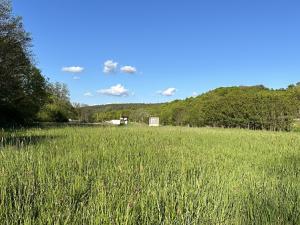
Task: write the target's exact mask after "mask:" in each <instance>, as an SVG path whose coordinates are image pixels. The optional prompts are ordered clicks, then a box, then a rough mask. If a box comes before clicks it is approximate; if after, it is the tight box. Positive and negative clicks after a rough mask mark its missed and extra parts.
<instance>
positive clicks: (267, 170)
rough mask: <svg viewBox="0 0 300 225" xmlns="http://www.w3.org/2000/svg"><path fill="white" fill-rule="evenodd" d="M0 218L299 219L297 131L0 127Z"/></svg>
mask: <svg viewBox="0 0 300 225" xmlns="http://www.w3.org/2000/svg"><path fill="white" fill-rule="evenodd" d="M0 135H1V136H2V139H0V141H1V142H0V148H1V151H0V224H9V225H12V224H300V133H280V132H278V133H274V132H266V131H247V130H238V129H209V128H199V129H198V128H195V129H194V128H177V127H161V128H148V127H142V126H141V127H119V128H117V127H115V128H114V127H92V128H80V127H78V128H74V127H73V128H72V127H69V128H56V129H54V128H51V129H43V130H38V129H32V130H26V131H15V132H10V133H7V132H2V133H0Z"/></svg>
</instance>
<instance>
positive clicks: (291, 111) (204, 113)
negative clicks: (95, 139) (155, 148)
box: [0, 0, 300, 131]
mask: <svg viewBox="0 0 300 225" xmlns="http://www.w3.org/2000/svg"><path fill="white" fill-rule="evenodd" d="M31 46H32V41H31V37H30V34H29V33H27V32H26V31H25V30H24V27H23V24H22V19H21V18H20V17H17V16H14V15H13V14H12V10H11V4H10V2H9V1H6V0H3V1H1V2H0V126H2V127H3V126H11V125H20V124H21V125H25V124H32V123H33V122H67V121H68V120H69V119H72V120H77V121H80V122H104V121H107V120H111V119H117V118H120V116H128V117H129V119H130V121H135V122H140V123H147V122H148V118H149V116H159V117H160V121H161V124H162V125H176V126H192V127H200V126H211V127H239V128H248V129H267V130H286V131H288V130H291V128H292V125H293V122H294V120H295V119H297V118H299V113H300V84H299V83H298V84H295V85H290V86H289V87H287V88H285V89H279V90H273V89H269V88H266V87H264V86H262V85H258V86H239V87H222V88H217V89H215V90H212V91H209V92H207V93H204V94H202V95H200V96H197V97H190V98H187V99H185V100H176V101H173V102H169V103H163V104H116V105H104V106H84V105H81V104H71V102H70V97H69V91H68V88H67V86H66V85H65V84H61V83H51V82H50V81H49V80H48V79H47V78H46V77H45V76H43V74H42V72H41V71H40V70H39V69H38V68H37V67H36V65H35V63H34V61H35V60H34V57H33V54H32V52H31Z"/></svg>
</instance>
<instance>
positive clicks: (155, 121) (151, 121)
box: [149, 117, 159, 127]
mask: <svg viewBox="0 0 300 225" xmlns="http://www.w3.org/2000/svg"><path fill="white" fill-rule="evenodd" d="M149 126H150V127H159V117H150V118H149Z"/></svg>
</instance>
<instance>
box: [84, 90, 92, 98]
mask: <svg viewBox="0 0 300 225" xmlns="http://www.w3.org/2000/svg"><path fill="white" fill-rule="evenodd" d="M83 95H84V96H86V97H92V96H94V95H93V94H92V93H91V92H89V91H88V92H85V93H84V94H83Z"/></svg>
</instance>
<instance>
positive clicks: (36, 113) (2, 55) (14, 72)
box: [0, 0, 75, 126]
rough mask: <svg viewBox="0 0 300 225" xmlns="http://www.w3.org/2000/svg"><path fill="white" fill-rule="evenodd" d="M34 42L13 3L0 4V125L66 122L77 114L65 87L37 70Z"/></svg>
mask: <svg viewBox="0 0 300 225" xmlns="http://www.w3.org/2000/svg"><path fill="white" fill-rule="evenodd" d="M31 46H32V40H31V37H30V34H29V33H28V32H26V31H25V29H24V27H23V23H22V18H21V17H18V16H14V15H13V13H12V8H11V3H10V1H7V0H1V1H0V125H1V126H4V125H14V124H30V123H32V122H33V121H66V120H67V119H68V118H69V117H70V116H71V115H72V114H74V113H75V111H74V108H73V107H72V105H71V104H70V100H69V93H68V89H67V87H66V86H65V85H64V84H60V83H50V82H49V80H48V79H46V78H45V77H44V76H43V75H42V73H41V71H40V70H39V69H38V68H37V67H36V66H35V63H34V57H33V54H32V52H31Z"/></svg>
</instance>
